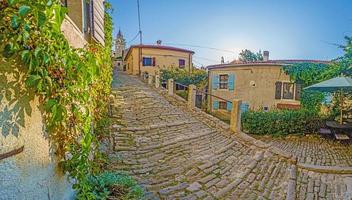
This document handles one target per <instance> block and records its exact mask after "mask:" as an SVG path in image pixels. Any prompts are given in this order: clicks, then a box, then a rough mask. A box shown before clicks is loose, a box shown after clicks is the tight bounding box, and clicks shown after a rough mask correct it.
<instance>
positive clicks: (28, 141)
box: [0, 0, 104, 200]
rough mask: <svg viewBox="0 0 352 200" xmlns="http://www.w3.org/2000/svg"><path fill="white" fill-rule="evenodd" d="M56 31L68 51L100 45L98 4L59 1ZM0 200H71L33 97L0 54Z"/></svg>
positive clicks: (15, 69)
mask: <svg viewBox="0 0 352 200" xmlns="http://www.w3.org/2000/svg"><path fill="white" fill-rule="evenodd" d="M62 3H63V5H64V6H66V7H67V8H68V14H67V15H66V17H65V20H64V22H63V24H62V27H61V30H62V32H63V34H64V35H65V37H66V38H67V40H68V41H69V43H70V44H71V46H72V47H74V48H82V47H84V45H86V44H87V43H91V42H99V43H101V44H104V31H103V27H104V26H103V24H104V4H103V0H94V1H92V0H91V1H87V0H65V1H62ZM0 57H1V58H0V66H2V67H1V69H0V77H1V78H0V88H1V93H0V102H1V103H0V200H3V199H4V200H5V199H6V200H11V199H55V200H56V199H73V196H74V192H73V190H72V188H71V183H70V182H69V181H68V179H67V176H66V175H64V174H63V173H62V169H61V168H59V167H58V158H57V157H56V156H55V154H54V152H52V150H51V146H50V141H49V140H48V135H47V133H46V131H45V126H44V124H43V115H42V111H41V109H40V107H39V100H38V97H37V96H35V95H33V92H32V91H29V90H28V89H27V88H26V87H25V86H24V72H23V71H21V69H23V68H24V67H20V66H19V65H21V64H20V63H18V62H17V61H15V60H14V61H5V60H4V59H2V56H0Z"/></svg>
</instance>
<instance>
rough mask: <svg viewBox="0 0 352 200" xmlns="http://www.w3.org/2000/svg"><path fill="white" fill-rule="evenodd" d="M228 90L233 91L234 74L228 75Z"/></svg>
mask: <svg viewBox="0 0 352 200" xmlns="http://www.w3.org/2000/svg"><path fill="white" fill-rule="evenodd" d="M227 88H229V90H235V74H229V81H228V87H227Z"/></svg>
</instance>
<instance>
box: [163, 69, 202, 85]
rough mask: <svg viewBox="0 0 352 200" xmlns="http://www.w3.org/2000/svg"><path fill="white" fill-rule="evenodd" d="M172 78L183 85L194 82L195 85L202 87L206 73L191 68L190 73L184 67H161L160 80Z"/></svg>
mask: <svg viewBox="0 0 352 200" xmlns="http://www.w3.org/2000/svg"><path fill="white" fill-rule="evenodd" d="M170 78H172V79H174V80H175V81H176V82H177V83H181V84H183V85H190V84H194V85H196V86H197V87H202V86H203V87H204V85H206V84H207V78H208V74H207V73H206V72H205V71H203V70H199V69H193V71H192V73H189V72H188V71H186V70H184V69H163V70H161V80H168V79H170Z"/></svg>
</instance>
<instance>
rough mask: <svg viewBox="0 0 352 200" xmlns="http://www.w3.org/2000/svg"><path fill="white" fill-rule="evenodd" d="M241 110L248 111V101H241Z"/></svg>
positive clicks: (242, 111)
mask: <svg viewBox="0 0 352 200" xmlns="http://www.w3.org/2000/svg"><path fill="white" fill-rule="evenodd" d="M240 110H241V113H244V112H247V111H248V110H249V105H248V103H241V106H240Z"/></svg>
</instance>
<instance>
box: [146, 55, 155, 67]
mask: <svg viewBox="0 0 352 200" xmlns="http://www.w3.org/2000/svg"><path fill="white" fill-rule="evenodd" d="M143 66H155V58H151V57H143Z"/></svg>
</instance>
